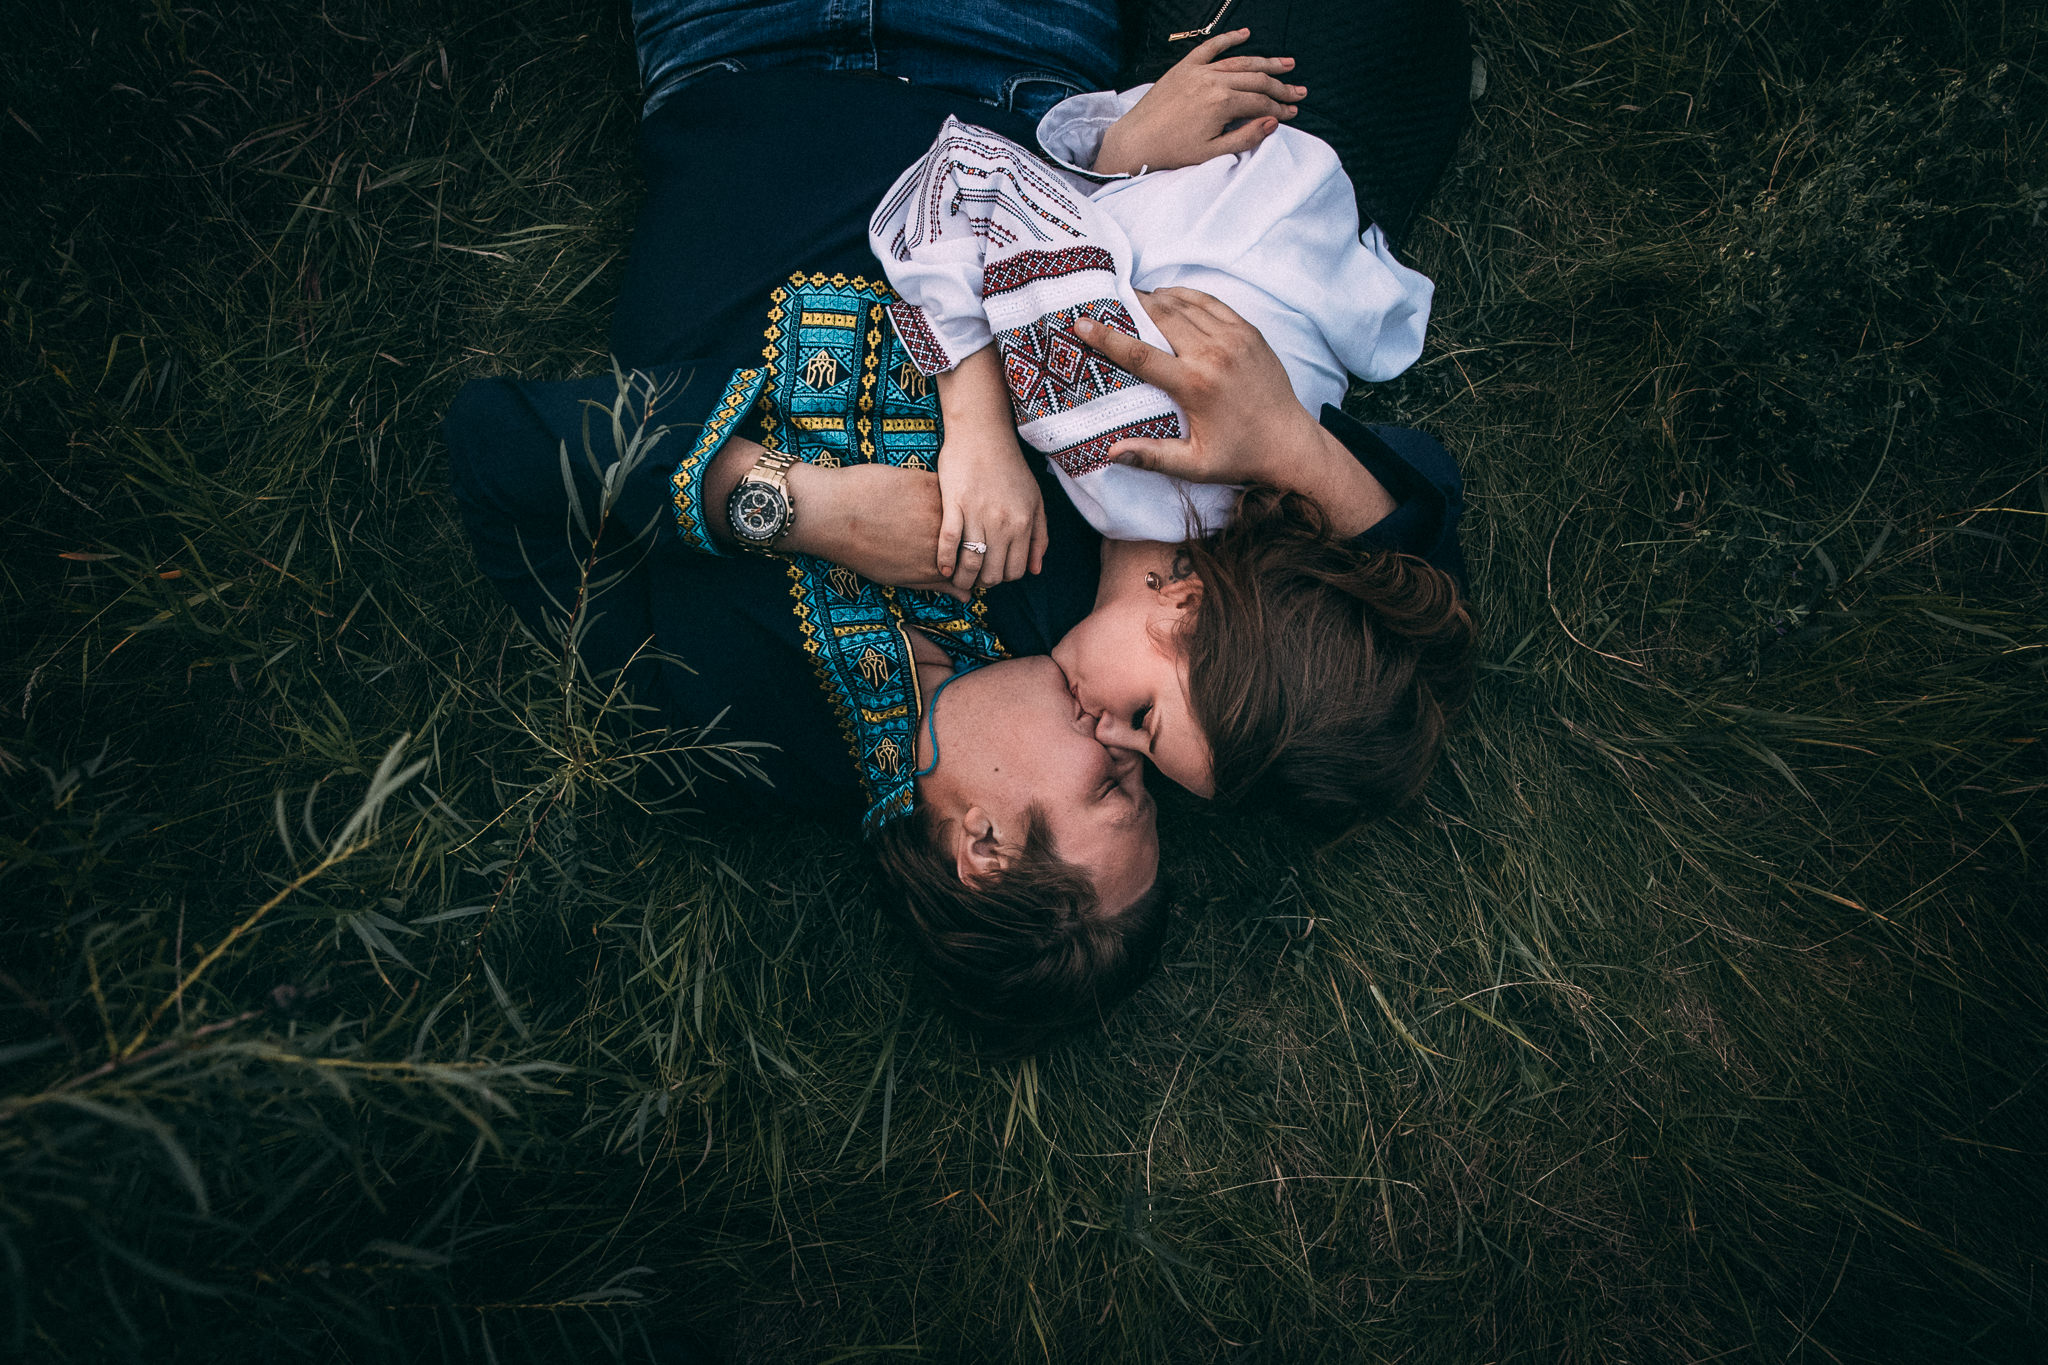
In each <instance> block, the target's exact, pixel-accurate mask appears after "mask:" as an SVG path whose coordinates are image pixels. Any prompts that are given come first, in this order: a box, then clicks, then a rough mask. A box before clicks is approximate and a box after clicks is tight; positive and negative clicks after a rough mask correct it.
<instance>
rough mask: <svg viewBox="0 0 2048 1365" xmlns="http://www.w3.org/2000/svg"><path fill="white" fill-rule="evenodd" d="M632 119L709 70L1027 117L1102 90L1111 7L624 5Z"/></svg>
mask: <svg viewBox="0 0 2048 1365" xmlns="http://www.w3.org/2000/svg"><path fill="white" fill-rule="evenodd" d="M633 45H634V47H635V48H636V49H638V51H639V56H640V88H641V90H642V91H644V92H645V96H646V100H645V103H644V104H643V105H642V106H641V116H642V117H645V116H646V115H648V114H651V113H653V112H654V111H655V109H656V108H657V107H659V106H660V105H661V103H662V102H663V101H664V100H666V99H667V98H668V97H669V96H670V95H672V94H674V93H675V92H676V91H677V90H678V89H680V88H681V87H682V85H683V84H684V83H685V82H687V81H690V80H692V79H695V78H696V77H699V76H705V75H709V74H711V73H713V72H718V71H748V70H763V69H766V68H770V67H788V66H797V67H810V68H813V69H816V70H824V71H876V72H880V73H881V74H883V75H885V76H900V77H902V78H903V79H905V80H908V81H911V82H913V83H915V84H918V85H930V86H936V87H938V88H939V89H942V90H950V91H953V92H955V93H958V94H962V95H966V96H967V97H969V98H970V99H976V100H980V101H981V102H982V103H984V104H990V105H994V106H995V107H996V108H999V109H1009V110H1013V111H1015V112H1016V113H1019V114H1022V115H1024V116H1026V117H1027V118H1032V119H1036V118H1039V117H1040V116H1042V115H1043V114H1044V113H1045V112H1046V110H1048V109H1050V108H1052V107H1053V105H1055V104H1057V103H1059V102H1060V101H1061V100H1063V99H1065V98H1066V97H1067V96H1069V95H1074V94H1079V93H1080V92H1082V91H1084V90H1106V89H1108V88H1109V87H1110V83H1111V81H1112V80H1113V79H1114V78H1115V76H1116V70H1117V63H1118V60H1119V58H1120V57H1121V55H1122V50H1121V34H1120V32H1119V28H1118V24H1117V0H1013V2H1012V3H1007V4H1006V3H1002V2H1001V0H752V2H751V3H749V0H633Z"/></svg>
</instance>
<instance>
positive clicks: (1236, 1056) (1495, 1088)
mask: <svg viewBox="0 0 2048 1365" xmlns="http://www.w3.org/2000/svg"><path fill="white" fill-rule="evenodd" d="M1473 17H1474V23H1475V27H1476V30H1477V36H1478V42H1479V45H1480V47H1481V50H1482V51H1483V53H1484V54H1485V57H1486V72H1487V78H1486V90H1485V92H1484V95H1483V96H1482V98H1481V99H1480V100H1479V102H1478V104H1477V105H1476V107H1475V122H1474V126H1473V127H1472V128H1471V130H1470V131H1469V132H1468V134H1467V138H1466V141H1465V143H1464V145H1463V147H1462V149H1461V152H1460V155H1459V157H1458V159H1457V162H1456V164H1455V166H1454V168H1453V170H1452V172H1451V174H1450V175H1449V176H1448V177H1447V179H1446V183H1445V184H1444V186H1443V187H1442V189H1441V190H1440V192H1439V194H1438V196H1437V198H1436V199H1435V201H1434V202H1433V204H1432V205H1431V206H1430V209H1429V212H1428V221H1426V222H1424V223H1422V224H1421V225H1420V226H1419V227H1418V228H1417V230H1416V231H1415V233H1414V234H1413V250H1414V254H1415V259H1416V263H1417V264H1418V265H1419V266H1420V267H1421V268H1422V269H1423V270H1425V271H1426V272H1428V273H1429V274H1431V275H1432V276H1433V277H1434V278H1435V279H1436V280H1437V281H1438V285H1439V292H1438V296H1437V297H1438V306H1437V312H1436V315H1435V318H1434V319H1433V325H1432V337H1431V342H1430V346H1429V349H1428V351H1427V352H1426V353H1425V355H1424V357H1423V359H1422V361H1421V363H1420V364H1418V365H1417V366H1416V367H1415V368H1414V369H1413V370H1412V371H1410V372H1409V374H1407V375H1406V376H1404V377H1403V378H1402V379H1400V380H1399V381H1397V382H1395V383H1392V384H1388V385H1383V386H1379V387H1377V388H1374V389H1371V390H1367V391H1364V392H1361V393H1360V394H1358V395H1357V396H1356V400H1355V407H1356V410H1357V411H1359V412H1361V413H1363V414H1365V415H1367V416H1368V417H1371V418H1373V419H1376V420H1395V421H1404V422H1409V423H1413V424H1417V425H1421V426H1425V427H1427V428H1429V429H1430V430H1432V431H1434V432H1436V433H1438V434H1440V435H1441V436H1443V438H1444V439H1445V440H1446V442H1447V443H1448V444H1450V445H1451V447H1452V448H1453V449H1454V450H1455V451H1456V452H1457V453H1458V454H1459V455H1460V457H1461V459H1462V460H1463V462H1464V464H1465V467H1466V470H1467V474H1468V478H1469V481H1470V492H1471V500H1472V510H1471V513H1470V516H1469V518H1468V520H1467V522H1466V527H1467V530H1466V543H1467V546H1468V548H1469V550H1470V552H1471V558H1472V562H1473V569H1474V589H1475V595H1476V600H1477V602H1478V604H1479V608H1480V611H1481V615H1482V620H1483V622H1484V625H1485V629H1486V632H1487V637H1488V647H1487V653H1486V663H1485V665H1484V676H1483V678H1482V683H1481V687H1480V690H1479V696H1478V700H1477V703H1476V705H1475V707H1474V711H1473V715H1472V717H1471V720H1470V722H1469V723H1468V724H1467V725H1466V726H1465V727H1464V728H1463V730H1462V731H1461V732H1460V734H1459V735H1458V737H1457V738H1456V740H1455V741H1454V743H1453V744H1452V746H1451V749H1450V752H1449V755H1448V758H1447V760H1446V762H1445V763H1444V764H1443V766H1442V768H1441V769H1440V771H1439V774H1438V775H1437V777H1436V778H1435V780H1434V781H1433V782H1432V784H1431V786H1430V788H1429V791H1428V795H1427V800H1426V802H1425V803H1424V804H1423V805H1422V806H1420V807H1419V808H1417V809H1415V810H1413V811H1410V812H1407V813H1404V814H1402V815H1400V816H1398V817H1396V818H1394V819H1392V820H1389V821H1386V822H1384V823H1381V824H1379V825H1376V826H1373V827H1370V828H1367V829H1365V830H1361V831H1358V832H1356V833H1354V834H1352V835H1349V836H1347V837H1345V838H1342V839H1339V840H1337V841H1335V842H1334V843H1330V844H1327V845H1312V844H1308V843H1305V842H1304V841H1303V840H1302V839H1301V838H1300V837H1299V836H1297V835H1295V834H1294V833H1293V832H1291V831H1290V830H1288V829H1286V828H1285V827H1283V826H1282V825H1281V824H1280V823H1279V822H1277V821H1270V820H1263V819H1261V818H1259V817H1256V816H1254V817H1250V818H1226V817H1221V816H1218V815H1216V814H1214V813H1212V812H1209V811H1206V810H1202V809H1199V808H1197V807H1195V806H1194V804H1193V803H1191V802H1186V801H1181V800H1178V799H1176V798H1175V797H1174V796H1172V795H1166V796H1165V801H1164V804H1165V806H1166V807H1167V809H1166V812H1165V818H1164V822H1163V823H1164V827H1165V833H1166V837H1167V853H1168V858H1169V863H1170V866H1171V867H1172V868H1173V869H1174V870H1175V871H1176V872H1177V873H1178V874H1179V877H1180V881H1181V884H1182V886H1183V889H1184V891H1185V895H1184V898H1183V903H1182V913H1181V914H1180V917H1179V921H1178V924H1177V926H1176V929H1175V932H1174V934H1173V936H1172V939H1171V941H1170V943H1169V947H1168V951H1167V959H1166V961H1167V965H1166V968H1165V970H1164V971H1163V972H1162V973H1161V975H1160V976H1159V978H1158V979H1157V980H1156V981H1155V982H1154V983H1152V984H1151V985H1149V986H1148V987H1147V988H1146V989H1145V990H1144V991H1142V992H1141V993H1140V995H1139V996H1138V998H1137V999H1136V1000H1135V1001H1134V1002H1133V1003H1132V1004H1131V1005H1130V1006H1129V1007H1127V1008H1126V1009H1124V1010H1123V1011H1122V1012H1120V1013H1119V1015H1118V1016H1117V1017H1116V1019H1115V1021H1114V1023H1113V1026H1112V1027H1111V1028H1110V1029H1109V1030H1108V1031H1107V1032H1106V1033H1104V1034H1102V1035H1100V1036H1096V1037H1091V1038H1086V1039H1082V1040H1079V1041H1077V1042H1075V1043H1074V1044H1072V1045H1071V1046H1067V1047H1064V1048H1062V1049H1059V1050H1057V1051H1055V1052H1053V1053H1050V1054H1048V1055H1046V1056H1043V1057H1040V1058H1038V1059H1035V1060H1031V1061H1025V1062H1021V1063H1014V1062H992V1061H988V1060H986V1059H982V1058H979V1057H977V1056H976V1055H975V1054H974V1053H973V1052H972V1051H971V1050H970V1049H968V1048H967V1047H966V1046H964V1044H963V1042H962V1040H961V1039H960V1038H959V1037H958V1036H957V1034H956V1033H955V1031H954V1030H953V1029H952V1028H951V1027H950V1026H949V1025H948V1024H946V1023H945V1022H944V1021H943V1020H941V1019H938V1018H936V1017H934V1016H933V1015H932V1014H931V1013H930V1012H929V1011H928V1010H927V1009H926V1008H925V1007H924V1005H923V1004H922V1003H921V998H920V996H919V993H918V991H917V988H916V983H915V981H914V979H913V978H912V976H911V974H910V972H909V971H908V970H907V968H906V966H905V954H904V951H903V948H902V945H901V944H900V943H899V942H897V941H896V939H895V937H894V930H893V927H892V923H891V920H890V907H889V906H888V905H886V904H885V903H884V901H883V899H882V898H881V897H880V896H879V895H877V894H876V891H875V888H874V886H873V885H872V884H871V881H870V877H869V874H868V872H867V870H866V868H865V866H864V864H863V863H862V861H861V859H860V856H859V850H858V848H857V846H856V845H855V844H854V843H853V842H852V840H851V839H850V838H847V837H844V836H841V835H838V834H835V833H831V832H827V831H818V830H811V829H807V828H803V827H801V826H799V827H797V828H795V829H793V830H791V831H789V832H786V833H778V834H776V835H772V836H771V835H764V834H761V833H759V832H755V831H744V830H734V829H731V828H728V827H727V826H725V825H724V824H722V823H720V821H719V819H718V817H717V815H716V810H715V807H716V805H717V800H716V795H715V788H709V787H705V786H702V785H701V784H700V785H699V787H698V788H697V790H696V791H695V792H694V793H693V794H686V796H685V797H684V798H683V799H682V800H681V802H680V803H672V804H680V805H681V806H685V807H689V808H691V809H689V810H678V809H648V808H646V807H645V806H644V805H643V804H641V800H640V799H639V798H637V797H636V793H638V792H640V791H641V790H642V789H641V788H639V787H637V786H636V784H635V783H634V782H633V780H632V779H633V775H634V773H635V772H636V771H637V770H638V769H639V768H640V767H641V766H643V765H644V764H646V763H648V762H650V761H653V760H654V750H655V749H657V748H659V747H661V746H663V745H664V744H668V743H671V741H667V740H663V739H661V738H660V737H656V736H651V735H629V734H626V733H625V730H624V729H621V728H619V727H611V726H606V725H603V724H600V723H599V719H600V716H601V715H602V713H604V712H605V711H607V710H612V709H616V708H617V707H619V705H620V704H621V703H620V702H619V701H618V699H616V698H611V697H607V696H606V695H605V694H604V693H603V692H602V691H601V689H599V688H598V687H596V686H595V685H594V684H593V683H592V682H591V680H589V679H588V678H587V677H584V676H582V675H580V674H579V673H578V672H577V671H576V669H575V668H574V666H573V660H565V659H564V658H563V657H562V656H561V654H560V653H559V651H556V650H554V649H551V648H548V647H543V646H541V645H539V644H536V643H534V642H532V641H530V640H527V639H524V638H522V637H521V636H519V635H518V634H517V633H516V631H514V630H513V628H512V626H511V624H510V620H509V617H508V615H507V613H505V612H504V611H503V610H502V609H501V608H500V607H499V606H498V605H497V604H496V602H495V600H494V599H493V597H492V595H491V594H490V592H489V591H488V589H487V588H486V587H485V586H484V585H482V584H481V583H480V582H479V581H478V580H477V578H476V576H475V575H474V573H473V571H472V570H471V568H470V566H469V562H468V556H467V552H466V550H465V548H464V546H463V544H462V543H461V538H460V534H459V532H458V530H457V529H456V527H455V525H454V519H453V515H452V507H451V505H450V503H449V501H448V499H447V497H446V494H445V491H444V489H445V475H444V466H443V458H442V452H441V450H440V448H439V445H438V437H437V436H436V433H435V424H436V422H437V421H438V418H439V414H440V413H441V411H442V410H443V409H444V408H445V406H446V404H447V402H448V400H449V399H450V397H451V396H452V394H453V392H454V390H455V388H456V387H457V386H458V385H459V383H460V382H461V381H462V380H463V379H465V378H467V377H470V376H473V375H480V374H488V373H497V372H506V371H513V372H518V373H521V374H531V375H548V376H565V375H569V374H576V373H595V372H601V371H602V370H603V368H604V367H605V366H606V364H607V363H608V362H607V360H606V358H605V355H604V351H603V341H604V335H605V327H606V320H607V316H608V312H609V309H610V306H611V303H612V301H613V299H614V297H615V294H616V290H617V288H618V282H619V280H620V278H621V276H622V273H623V264H624V259H625V257H624V252H625V248H626V245H627V242H626V237H627V230H628V226H629V224H630V221H631V213H632V209H633V206H634V203H635V196H636V195H637V192H638V191H637V179H636V177H637V173H636V170H635V168H634V165H633V160H632V124H633V119H632V113H631V108H632V104H631V91H632V86H633V71H632V63H631V56H630V51H629V44H628V41H627V37H626V34H625V31H624V30H625V25H624V19H623V16H622V15H621V14H620V13H618V12H616V11H615V10H614V9H613V8H611V7H609V6H600V5H590V4H577V5H573V6H570V7H567V9H566V12H565V9H564V7H560V6H555V7H543V6H536V5H530V4H513V5H507V6H470V5H463V4H457V3H453V0H439V2H438V3H436V2H435V0H429V3H425V4H418V5H406V6H398V5H391V4H378V3H354V4H344V5H341V6H339V7H336V6H334V5H329V6H326V7H324V8H323V7H318V6H301V5H253V4H251V5H242V6H239V7H234V8H223V7H218V6H215V7H206V8H178V7H174V6H171V5H169V4H149V5H111V4H98V5H81V6H72V7H68V8H67V9H66V10H65V11H64V12H61V13H60V12H59V11H58V10H57V9H56V8H55V7H45V8H44V9H43V10H42V11H39V12H35V13H26V14H23V15H20V16H17V17H16V18H15V19H14V20H13V21H12V22H11V24H10V32H9V41H8V43H7V44H6V45H5V47H4V50H0V80H4V83H5V90H6V93H5V96H4V104H5V109H4V112H0V160H4V164H5V165H6V166H7V167H8V168H9V170H8V174H7V175H6V177H5V179H4V182H0V204H4V207H5V212H4V213H0V319H4V327H0V338H4V340H0V347H4V349H0V356H4V362H0V364H4V369H0V441H4V444H0V449H4V451H5V460H4V462H0V480H4V490H5V492H4V503H0V518H4V523H5V526H6V541H5V544H6V550H7V553H6V554H5V556H4V557H0V573H4V575H5V584H6V595H5V599H4V605H0V611H4V613H5V618H4V619H5V629H6V638H7V640H8V641H9V649H8V651H7V660H6V664H5V668H4V673H0V710H4V714H5V717H6V719H5V723H4V727H0V796H4V802H5V804H4V824H0V898H4V904H5V906H6V914H5V916H4V918H0V1274H4V1276H5V1280H6V1285H7V1292H6V1294H5V1295H0V1343H4V1349H5V1350H6V1352H7V1353H8V1354H9V1356H10V1358H23V1359H31V1360H51V1361H87V1360H101V1359H124V1358H133V1357H143V1358H149V1359H153V1360H156V1359H171V1358H183V1357H191V1358H199V1359H209V1360H218V1359H226V1360H240V1359H255V1358H265V1359H271V1358H289V1359H317V1360H368V1359H386V1358H389V1359H419V1360H439V1359H494V1360H500V1361H514V1360H533V1361H560V1360H567V1359H612V1358H618V1359H626V1360H636V1361H648V1360H662V1361H678V1360H695V1359H701V1358H704V1357H703V1356H702V1355H701V1352H702V1351H703V1350H704V1349H705V1348H706V1347H709V1348H712V1349H714V1350H715V1351H716V1352H717V1353H718V1354H717V1357H716V1358H719V1359H729V1360H733V1361H785V1360H813V1361H828V1360H832V1361H849V1360H863V1359H884V1360H894V1359H928V1360H937V1361H954V1360H1020V1361H1022V1360H1098V1359H1112V1360H1121V1359H1132V1360H1174V1361H1183V1360H1184V1361H1253V1360H1257V1361H1265V1360H1273V1361H1290V1362H1292V1361H1318V1360H1327V1361H1351V1360H1377V1359H1386V1360H1394V1359H1400V1360H1404V1361H1443V1362H1468V1361H1478V1360H1492V1361H1510V1360H1513V1361H1539V1360H1561V1361H1607V1360H1612V1361H1663V1360H1673V1361H1679V1360H1700V1361H1704V1360H1707V1359H1749V1358H1756V1359H1799V1360H1803V1361H1804V1360H1810V1361H1815V1362H1818V1361H1829V1360H1839V1361H1849V1360H1870V1361H1883V1360H1919V1359H1942V1360H1958V1361H2005V1360H2022V1359H2030V1358H2034V1357H2035V1356H2036V1355H2037V1353H2038V1351H2039V1346H2038V1342H2039V1340H2040V1338H2041V1334H2042V1331H2043V1328H2044V1324H2043V1322H2042V1308H2041V1303H2040V1295H2039V1280H2040V1275H2041V1271H2042V1235H2041V1232H2040V1229H2041V1228H2042V1227H2044V1226H2048V1188H2044V1187H2048V1177H2044V1174H2043V1170H2044V1167H2043V1155H2044V1139H2043V1136H2042V1134H2043V1132H2044V1131H2048V1105H2044V1102H2043V1072H2044V1070H2048V1066H2044V1061H2043V1058H2044V1056H2048V1054H2044V1051H2043V1048H2044V1043H2048V1001H2044V994H2048V977H2044V972H2043V969H2044V965H2048V962H2044V959H2048V944H2044V924H2043V912H2042V903H2041V902H2042V898H2041V896H2040V893H2039V891H2038V887H2039V885H2040V883H2041V880H2042V874H2041V871H2040V868H2039V866H2038V865H2037V864H2035V863H2034V861H2033V857H2034V854H2035V853H2036V852H2037V851H2039V850H2041V849H2043V847H2044V845H2043V838H2044V835H2048V830H2044V827H2043V818H2042V813H2043V810H2044V794H2043V793H2044V781H2048V774H2044V763H2043V758H2042V752H2041V749H2042V746H2041V744H2040V743H2039V742H2037V741H2039V739H2040V737H2041V735H2042V733H2043V731H2044V729H2048V695H2044V686H2048V682H2044V674H2043V668H2044V661H2048V620H2044V612H2043V603H2044V592H2043V586H2044V583H2043V580H2044V571H2048V564H2044V560H2043V533H2044V529H2048V454H2044V443H2043V439H2044V438H2043V432H2044V425H2043V418H2044V413H2043V402H2042V398H2041V392H2040V382H2039V381H2040V376H2041V375H2042V374H2044V373H2048V353H2044V350H2048V326H2044V323H2043V320H2042V319H2043V317H2044V313H2048V279H2044V273H2048V267H2044V265H2043V261H2044V258H2048V226H2044V213H2048V169H2044V168H2048V156H2044V137H2048V58H2044V45H2043V39H2044V36H2048V35H2044V20H2043V17H2042V15H2041V14H2040V12H2039V11H2038V10H2037V9H2035V8H2032V7H2027V6H2020V5H1999V4H1996V3H1988V4H1980V5H1970V6H1965V5H1960V4H1953V3H1939V2H1926V3H1910V2H1908V0H1866V2H1865V3H1858V4H1850V3H1844V2H1840V0H1822V2H1821V3H1814V4H1808V5H1803V6H1782V5H1776V4H1770V3H1761V2H1752V0H1715V3H1697V2H1695V0H1681V3H1676V4H1670V5H1650V4H1644V3H1637V2H1636V0H1597V3H1586V4H1574V5H1561V4H1548V5H1546V4H1538V3H1533V0H1487V2H1486V3H1482V4H1477V5H1475V6H1474V7H1473ZM763 211H764V212H765V211H772V210H771V209H768V208H765V207H764V210H763ZM793 264H795V263H793ZM626 729H630V727H626ZM681 743H682V744H683V745H685V746H686V752H685V753H684V754H683V756H682V759H683V762H684V763H685V765H686V766H688V767H690V768H692V769H711V768H715V767H716V766H717V765H718V764H720V763H722V762H728V761H744V756H743V755H734V754H730V753H722V752H718V751H708V750H688V749H687V745H688V744H689V740H688V737H684V739H683V740H682V741H681ZM705 807H709V808H711V809H710V810H709V811H708V812H707V811H705V810H704V809H703V808H705ZM693 1352H697V1353H699V1354H693Z"/></svg>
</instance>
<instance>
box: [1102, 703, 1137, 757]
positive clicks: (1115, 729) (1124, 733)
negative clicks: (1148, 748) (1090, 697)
mask: <svg viewBox="0 0 2048 1365" xmlns="http://www.w3.org/2000/svg"><path fill="white" fill-rule="evenodd" d="M1136 736H1137V731H1135V730H1133V729H1131V727H1130V726H1128V725H1126V724H1124V723H1123V721H1122V720H1120V719H1119V718H1118V717H1117V716H1115V715H1114V714H1112V713H1111V712H1108V711H1104V712H1103V713H1102V715H1101V716H1100V717H1098V718H1097V719H1096V722H1095V742H1096V743H1098V744H1103V745H1107V746H1108V747H1109V748H1112V749H1132V750H1135V749H1137V748H1138V747H1139V746H1138V744H1137V739H1136Z"/></svg>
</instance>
